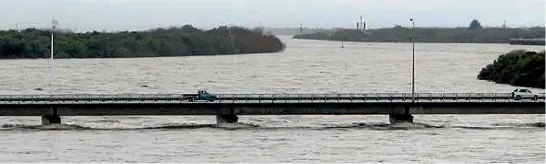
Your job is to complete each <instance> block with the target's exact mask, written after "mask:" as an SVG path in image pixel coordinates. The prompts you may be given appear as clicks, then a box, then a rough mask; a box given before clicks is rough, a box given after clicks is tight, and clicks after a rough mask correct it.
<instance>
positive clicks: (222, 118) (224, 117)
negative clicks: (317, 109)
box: [216, 108, 239, 124]
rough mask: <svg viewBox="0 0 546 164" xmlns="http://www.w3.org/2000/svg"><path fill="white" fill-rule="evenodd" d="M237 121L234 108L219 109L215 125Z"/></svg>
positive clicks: (237, 117)
mask: <svg viewBox="0 0 546 164" xmlns="http://www.w3.org/2000/svg"><path fill="white" fill-rule="evenodd" d="M238 121H239V116H237V114H236V111H235V109H234V108H227V109H226V108H224V109H220V111H219V112H218V114H216V124H225V123H237V122H238Z"/></svg>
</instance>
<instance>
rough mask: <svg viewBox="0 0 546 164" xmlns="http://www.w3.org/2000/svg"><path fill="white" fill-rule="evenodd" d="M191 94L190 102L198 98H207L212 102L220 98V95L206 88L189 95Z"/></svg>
mask: <svg viewBox="0 0 546 164" xmlns="http://www.w3.org/2000/svg"><path fill="white" fill-rule="evenodd" d="M189 96H190V98H189V101H190V102H193V101H196V100H206V101H211V102H212V101H214V100H216V99H217V98H218V96H216V95H215V94H212V93H209V92H207V91H205V90H197V94H196V95H189Z"/></svg>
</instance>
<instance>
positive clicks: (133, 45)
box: [0, 25, 285, 59]
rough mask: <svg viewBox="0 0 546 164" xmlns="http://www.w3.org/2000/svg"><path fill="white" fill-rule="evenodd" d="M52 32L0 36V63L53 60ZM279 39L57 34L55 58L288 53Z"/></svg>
mask: <svg viewBox="0 0 546 164" xmlns="http://www.w3.org/2000/svg"><path fill="white" fill-rule="evenodd" d="M50 35H51V32H50V31H49V30H41V29H35V28H29V29H25V30H21V31H15V30H9V31H0V58H1V59H18V58H49V56H50V45H51V44H50ZM284 48H285V45H284V43H282V42H281V40H280V39H279V38H277V37H276V36H273V35H267V34H264V33H263V30H262V29H246V28H242V27H219V28H214V29H211V30H201V29H197V28H194V27H192V26H190V25H186V26H183V27H172V28H168V29H162V28H159V29H151V30H146V31H121V32H97V31H93V32H86V33H73V32H66V31H60V32H55V42H54V52H55V55H54V56H55V58H131V57H159V56H198V55H226V54H249V53H273V52H280V51H282V50H284Z"/></svg>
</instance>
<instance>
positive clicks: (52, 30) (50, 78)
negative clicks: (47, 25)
mask: <svg viewBox="0 0 546 164" xmlns="http://www.w3.org/2000/svg"><path fill="white" fill-rule="evenodd" d="M57 24H59V22H58V21H57V20H55V19H52V20H51V55H50V56H49V92H50V94H51V93H52V90H53V66H52V65H51V64H52V63H53V59H54V56H53V54H54V49H53V47H54V41H53V40H54V39H53V34H54V33H55V28H56V27H57Z"/></svg>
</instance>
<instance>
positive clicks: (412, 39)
mask: <svg viewBox="0 0 546 164" xmlns="http://www.w3.org/2000/svg"><path fill="white" fill-rule="evenodd" d="M410 21H411V23H412V35H411V43H412V51H411V56H412V57H411V61H412V64H411V102H412V103H414V102H415V30H414V29H415V21H413V18H410Z"/></svg>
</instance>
